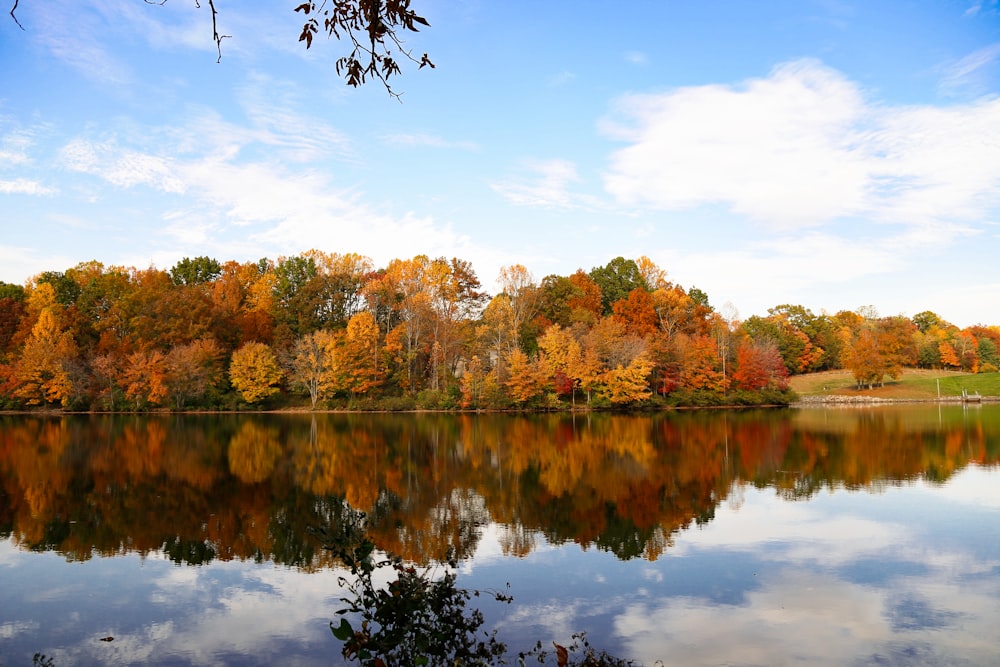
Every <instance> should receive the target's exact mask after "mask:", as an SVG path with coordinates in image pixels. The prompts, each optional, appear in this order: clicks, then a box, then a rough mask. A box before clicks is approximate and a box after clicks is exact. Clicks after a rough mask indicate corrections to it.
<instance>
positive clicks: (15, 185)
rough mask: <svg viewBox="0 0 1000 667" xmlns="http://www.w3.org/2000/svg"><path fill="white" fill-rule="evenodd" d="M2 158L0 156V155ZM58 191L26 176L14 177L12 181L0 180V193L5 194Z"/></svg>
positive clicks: (42, 193)
mask: <svg viewBox="0 0 1000 667" xmlns="http://www.w3.org/2000/svg"><path fill="white" fill-rule="evenodd" d="M0 159H2V156H0ZM56 192H58V190H56V189H55V188H50V187H48V186H47V185H42V184H41V183H39V182H38V181H32V180H29V179H27V178H15V179H14V180H12V181H3V180H0V194H5V195H51V194H55V193H56Z"/></svg>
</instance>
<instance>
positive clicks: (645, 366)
mask: <svg viewBox="0 0 1000 667" xmlns="http://www.w3.org/2000/svg"><path fill="white" fill-rule="evenodd" d="M652 370H653V362H652V361H650V359H649V357H648V356H647V355H646V353H641V354H639V355H638V356H637V357H636V358H635V359H633V360H632V361H631V362H630V363H629V364H628V365H627V366H618V367H616V368H613V369H610V370H608V371H606V372H605V373H604V374H603V375H602V376H601V379H602V383H601V385H600V387H599V388H598V393H599V394H600V395H601V396H603V397H604V398H606V399H608V401H610V402H611V403H615V404H616V405H625V404H628V403H637V402H639V401H643V400H645V399H647V398H649V397H650V396H651V395H652V392H651V391H650V389H649V374H650V372H651V371H652Z"/></svg>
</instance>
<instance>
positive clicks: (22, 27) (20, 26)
mask: <svg viewBox="0 0 1000 667" xmlns="http://www.w3.org/2000/svg"><path fill="white" fill-rule="evenodd" d="M17 2H18V0H14V6H13V7H11V8H10V17H11V18H12V19H14V23H16V24H17V27H18V28H20V29H21V30H24V26H23V25H21V22H20V21H18V20H17V16H15V15H14V12H15V11H17Z"/></svg>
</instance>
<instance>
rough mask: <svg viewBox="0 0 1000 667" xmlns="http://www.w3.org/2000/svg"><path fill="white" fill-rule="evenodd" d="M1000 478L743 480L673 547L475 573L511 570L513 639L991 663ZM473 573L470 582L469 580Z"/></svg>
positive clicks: (713, 660)
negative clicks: (581, 637) (861, 482)
mask: <svg viewBox="0 0 1000 667" xmlns="http://www.w3.org/2000/svg"><path fill="white" fill-rule="evenodd" d="M998 483H1000V475H998V474H997V471H996V469H983V468H977V467H974V466H973V467H969V468H967V469H965V470H963V471H962V472H960V473H959V474H957V475H956V476H955V477H954V478H953V479H951V480H950V481H949V482H948V483H947V484H945V485H935V484H929V483H926V482H912V483H908V484H905V485H901V486H892V487H889V488H887V489H885V490H884V491H882V492H880V493H874V494H873V493H871V492H868V491H845V490H836V491H833V492H826V493H823V494H819V495H817V496H814V497H813V498H811V499H810V500H809V501H795V502H788V501H785V500H782V499H781V498H780V497H779V496H778V495H777V494H776V493H775V491H774V490H773V489H764V490H758V489H755V488H752V487H745V488H742V489H741V490H740V492H739V493H737V494H735V495H738V496H740V498H741V502H740V503H738V504H737V503H728V504H725V505H723V506H722V507H720V508H719V509H718V510H717V512H716V515H715V519H714V520H713V521H711V522H710V523H708V524H705V525H703V526H701V527H694V528H691V529H689V530H687V531H684V532H682V533H680V534H679V535H677V536H676V539H675V543H674V546H673V547H672V548H671V549H670V550H668V552H667V553H666V554H665V555H664V556H662V557H661V558H659V559H657V560H655V561H652V562H649V561H627V562H622V561H618V560H616V559H615V558H613V557H610V556H608V555H607V554H602V553H594V552H593V551H590V552H585V551H582V550H580V549H579V548H573V547H563V548H560V549H549V550H545V549H542V550H539V551H536V552H534V553H532V554H530V555H529V556H528V557H527V558H526V559H525V560H526V561H527V562H528V564H530V568H523V569H525V570H530V575H521V574H519V568H520V565H521V564H520V563H514V564H511V563H510V562H508V561H504V560H501V559H497V558H496V557H495V549H491V548H490V546H489V544H490V540H488V539H484V541H483V543H482V547H481V550H482V551H483V552H484V554H485V558H484V560H483V561H482V562H477V565H475V566H473V567H470V568H469V569H470V571H469V573H468V576H467V579H466V581H467V582H468V581H470V580H471V581H474V582H475V585H486V582H489V581H498V580H505V579H504V577H507V578H508V579H509V580H511V581H512V591H513V594H514V596H515V605H514V606H513V608H512V609H510V610H505V611H503V613H502V614H500V615H498V622H499V624H500V626H501V628H503V630H504V632H505V633H507V634H509V635H518V634H521V635H525V636H538V637H541V638H543V640H546V639H548V638H550V639H553V640H560V641H565V640H567V639H568V637H569V635H570V633H572V632H573V631H575V630H580V629H587V630H588V636H589V637H590V638H591V640H592V642H593V643H596V645H598V646H603V647H610V648H613V651H614V652H615V653H616V654H618V655H622V656H628V657H631V658H635V659H638V660H640V661H642V662H643V663H645V664H647V665H651V664H654V663H655V662H656V661H657V660H663V661H664V662H665V663H666V664H676V665H785V664H801V665H916V664H919V665H939V664H940V665H946V664H947V665H966V664H967V665H986V664H993V661H995V659H996V656H997V655H1000V638H998V636H997V633H996V627H997V626H998V623H1000V508H998V507H997V499H998V498H1000V489H998ZM470 585H471V584H470Z"/></svg>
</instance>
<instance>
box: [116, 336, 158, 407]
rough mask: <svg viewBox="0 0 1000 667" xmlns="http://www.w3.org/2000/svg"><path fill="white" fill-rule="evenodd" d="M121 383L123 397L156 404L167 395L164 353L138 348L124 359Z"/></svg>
mask: <svg viewBox="0 0 1000 667" xmlns="http://www.w3.org/2000/svg"><path fill="white" fill-rule="evenodd" d="M122 383H123V384H124V389H125V397H126V398H127V399H129V400H132V401H135V407H136V409H139V408H141V407H142V406H143V405H144V404H147V403H148V404H152V405H158V404H159V403H160V402H161V401H162V400H163V399H164V398H166V397H167V368H166V355H164V354H163V353H162V352H160V351H159V350H139V351H136V352H133V353H132V354H130V355H129V356H128V357H127V358H126V359H125V366H124V370H123V377H122Z"/></svg>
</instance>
